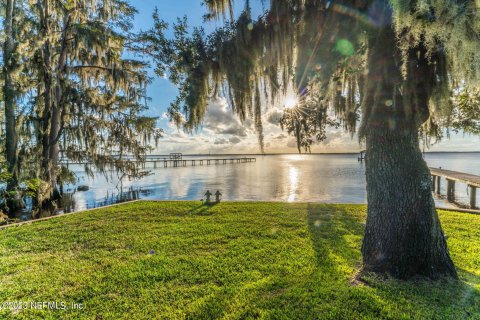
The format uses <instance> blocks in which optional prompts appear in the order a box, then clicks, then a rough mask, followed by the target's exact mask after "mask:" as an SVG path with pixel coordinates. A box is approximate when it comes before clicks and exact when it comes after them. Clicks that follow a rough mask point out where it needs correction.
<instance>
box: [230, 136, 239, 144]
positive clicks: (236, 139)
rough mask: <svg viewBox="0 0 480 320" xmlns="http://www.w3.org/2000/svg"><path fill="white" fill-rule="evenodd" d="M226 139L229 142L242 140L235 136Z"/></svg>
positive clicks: (234, 142) (235, 142)
mask: <svg viewBox="0 0 480 320" xmlns="http://www.w3.org/2000/svg"><path fill="white" fill-rule="evenodd" d="M228 141H229V142H230V143H233V144H237V143H240V142H241V141H242V140H241V139H240V138H237V137H231V138H230V139H228Z"/></svg>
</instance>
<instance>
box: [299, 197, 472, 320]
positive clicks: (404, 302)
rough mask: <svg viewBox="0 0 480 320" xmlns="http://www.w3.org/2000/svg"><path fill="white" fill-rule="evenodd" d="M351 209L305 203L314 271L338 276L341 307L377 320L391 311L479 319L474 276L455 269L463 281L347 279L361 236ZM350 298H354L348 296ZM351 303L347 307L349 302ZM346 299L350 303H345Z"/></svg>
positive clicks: (356, 263) (356, 266)
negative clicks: (360, 282) (314, 260)
mask: <svg viewBox="0 0 480 320" xmlns="http://www.w3.org/2000/svg"><path fill="white" fill-rule="evenodd" d="M349 207H351V206H343V205H336V206H334V208H335V210H334V211H332V206H331V205H328V206H327V205H322V204H318V205H309V206H308V227H309V231H310V234H311V238H312V243H313V247H314V250H315V255H316V259H317V271H318V272H327V273H331V275H332V276H333V277H338V276H344V277H345V278H344V279H343V281H342V282H343V285H341V286H338V287H337V290H338V292H341V291H343V293H342V294H338V295H337V297H338V298H340V299H341V300H344V302H345V306H349V307H352V306H355V303H357V304H358V303H359V305H357V306H355V307H356V308H358V309H360V310H369V311H370V312H372V313H373V314H376V315H377V316H379V317H382V318H389V317H391V316H392V315H393V313H392V310H389V309H392V308H393V310H394V309H395V308H396V309H400V310H405V311H404V312H405V313H406V314H410V315H412V316H419V317H423V318H441V319H454V318H458V317H459V316H460V317H465V318H469V317H472V316H474V315H475V314H476V316H478V317H479V318H480V290H479V289H478V287H479V284H480V277H478V276H476V275H474V274H471V273H468V272H466V271H464V270H461V269H458V271H459V273H460V277H461V278H465V279H468V283H467V282H465V281H455V280H451V279H441V280H438V281H431V280H429V279H426V278H419V279H413V280H410V281H398V280H395V279H385V278H381V277H378V276H376V275H374V274H370V275H367V276H365V280H366V282H367V283H368V285H364V284H360V285H355V284H354V282H352V281H351V280H353V278H354V276H355V275H356V273H357V272H358V271H359V270H360V267H361V238H362V237H363V229H364V227H363V222H364V216H361V215H354V214H352V212H353V211H351V210H349ZM354 297H355V298H354ZM354 300H356V301H355V302H354V303H353V304H352V301H354ZM349 301H350V302H349ZM362 301H363V302H362Z"/></svg>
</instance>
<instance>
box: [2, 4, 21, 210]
mask: <svg viewBox="0 0 480 320" xmlns="http://www.w3.org/2000/svg"><path fill="white" fill-rule="evenodd" d="M14 13H15V0H7V2H6V6H5V19H4V21H3V24H4V28H5V43H4V47H3V74H4V83H3V100H4V104H5V159H6V161H7V170H8V172H9V173H10V174H11V175H12V177H11V179H9V181H8V182H7V191H9V192H12V193H14V194H10V196H9V197H8V199H7V207H8V211H9V214H10V215H12V214H14V213H15V212H17V211H18V210H20V209H22V208H23V207H24V203H23V201H22V198H21V196H20V194H18V193H16V191H17V189H18V167H19V165H18V132H17V127H18V126H17V125H18V124H17V115H16V111H17V105H16V90H15V83H14V79H13V72H14V69H15V65H16V62H15V60H14V59H15V58H14V53H15V35H14V29H13V17H14Z"/></svg>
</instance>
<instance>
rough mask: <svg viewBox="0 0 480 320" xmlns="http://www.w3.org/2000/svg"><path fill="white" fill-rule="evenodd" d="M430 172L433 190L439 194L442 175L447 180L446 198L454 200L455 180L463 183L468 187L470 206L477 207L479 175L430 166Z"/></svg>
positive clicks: (479, 185) (479, 186) (479, 184)
mask: <svg viewBox="0 0 480 320" xmlns="http://www.w3.org/2000/svg"><path fill="white" fill-rule="evenodd" d="M430 172H431V174H432V190H433V192H435V193H436V194H440V190H441V178H442V177H443V178H445V179H446V181H447V200H448V201H450V202H455V182H459V183H464V184H466V185H467V186H468V187H469V189H470V208H472V209H476V208H477V204H476V201H477V188H480V176H477V175H474V174H469V173H464V172H458V171H451V170H445V169H441V168H430Z"/></svg>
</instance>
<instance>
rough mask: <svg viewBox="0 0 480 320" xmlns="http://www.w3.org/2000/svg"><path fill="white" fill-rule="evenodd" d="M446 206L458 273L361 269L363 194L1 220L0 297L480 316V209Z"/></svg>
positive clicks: (167, 311) (282, 311)
mask: <svg viewBox="0 0 480 320" xmlns="http://www.w3.org/2000/svg"><path fill="white" fill-rule="evenodd" d="M439 216H440V220H441V223H442V226H443V228H444V230H445V235H446V237H447V242H448V246H449V248H450V253H451V256H452V259H453V261H454V263H455V265H456V267H457V271H458V275H459V281H454V280H447V279H441V280H439V281H434V282H432V281H428V280H425V279H424V278H417V279H414V280H413V281H409V282H406V281H398V280H393V279H390V278H388V279H382V278H380V277H379V276H375V275H368V274H367V275H365V276H363V278H362V281H356V280H354V279H355V276H356V275H357V274H358V272H359V269H360V266H361V261H362V257H361V252H360V247H361V239H362V236H363V229H364V223H365V217H366V206H365V205H351V204H321V203H282V202H222V203H220V204H217V205H214V206H203V205H200V204H199V202H198V201H197V202H196V201H144V200H141V201H135V202H131V203H126V204H118V205H114V206H110V207H103V208H100V209H93V210H88V211H84V212H82V213H81V214H70V215H65V216H64V217H63V218H62V219H48V220H45V221H37V222H35V223H30V224H26V225H22V226H21V227H20V226H19V227H11V228H5V229H2V230H0V233H1V235H2V236H1V237H0V264H1V265H2V266H3V267H2V269H1V270H0V273H1V276H0V279H2V285H1V286H0V300H1V301H20V302H25V303H30V302H39V301H40V302H44V301H45V302H57V303H61V302H63V303H65V305H66V306H67V307H66V309H64V310H63V309H54V308H48V307H44V308H42V307H38V305H36V307H33V306H32V305H30V304H29V305H28V306H27V307H26V308H24V309H21V310H9V309H5V308H2V309H1V310H0V318H10V319H31V318H48V319H92V318H94V319H95V318H96V319H154V318H158V319H160V318H162V319H183V318H191V319H213V318H221V317H226V318H231V319H248V318H265V319H313V318H321V319H367V318H382V319H410V318H421V319H467V318H470V319H478V318H479V317H480V249H479V248H480V216H479V215H473V214H467V213H460V212H454V211H449V212H446V211H443V210H440V211H439ZM73 305H76V306H79V305H81V306H82V308H81V309H79V308H73V307H71V306H73Z"/></svg>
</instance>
